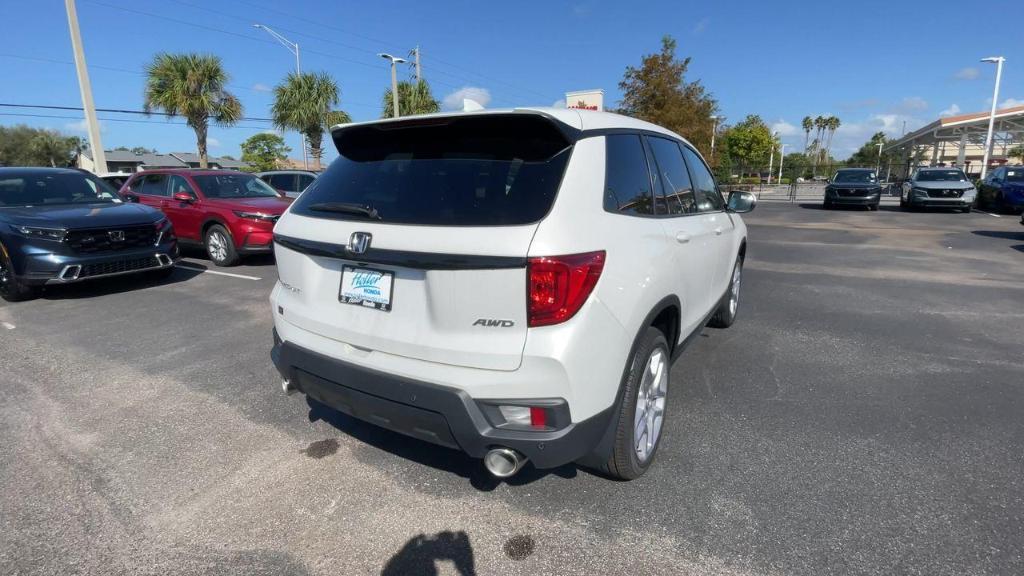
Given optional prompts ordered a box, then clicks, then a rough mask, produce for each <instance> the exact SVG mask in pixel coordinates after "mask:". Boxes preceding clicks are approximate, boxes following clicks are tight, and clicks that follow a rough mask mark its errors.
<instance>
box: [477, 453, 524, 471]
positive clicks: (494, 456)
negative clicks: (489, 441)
mask: <svg viewBox="0 0 1024 576" xmlns="http://www.w3.org/2000/svg"><path fill="white" fill-rule="evenodd" d="M524 464H526V456H523V455H522V454H520V453H519V452H516V451H515V450H512V449H511V448H492V449H491V450H489V451H488V452H487V454H485V455H484V467H485V468H487V471H488V472H490V473H491V475H492V476H494V477H495V478H510V477H512V476H515V474H516V473H517V472H519V471H520V470H522V469H523V465H524Z"/></svg>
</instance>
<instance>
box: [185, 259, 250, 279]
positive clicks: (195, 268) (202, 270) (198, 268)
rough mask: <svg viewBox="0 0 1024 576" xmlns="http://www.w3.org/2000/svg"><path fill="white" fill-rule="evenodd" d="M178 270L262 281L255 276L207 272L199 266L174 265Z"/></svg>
mask: <svg viewBox="0 0 1024 576" xmlns="http://www.w3.org/2000/svg"><path fill="white" fill-rule="evenodd" d="M175 266H177V267H179V268H187V269H189V270H195V271H197V272H205V273H207V274H216V275H218V276H230V277H232V278H241V279H242V280H254V281H255V280H262V278H259V277H257V276H246V275H245V274H232V273H231V272H218V271H216V270H207V269H206V268H200V267H199V266H187V265H185V264H181V263H178V264H175Z"/></svg>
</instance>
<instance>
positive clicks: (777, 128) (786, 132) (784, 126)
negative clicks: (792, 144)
mask: <svg viewBox="0 0 1024 576" xmlns="http://www.w3.org/2000/svg"><path fill="white" fill-rule="evenodd" d="M772 132H778V133H779V136H793V135H795V134H798V133H801V132H802V130H800V129H799V128H797V127H796V126H794V125H792V124H790V123H789V122H786V121H785V120H783V119H782V118H779V121H778V122H776V123H774V124H772Z"/></svg>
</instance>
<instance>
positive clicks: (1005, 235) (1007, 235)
mask: <svg viewBox="0 0 1024 576" xmlns="http://www.w3.org/2000/svg"><path fill="white" fill-rule="evenodd" d="M971 234H977V235H978V236H986V237H988V238H1001V239H1003V240H1024V229H1022V231H1021V232H1010V231H1008V230H972V231H971Z"/></svg>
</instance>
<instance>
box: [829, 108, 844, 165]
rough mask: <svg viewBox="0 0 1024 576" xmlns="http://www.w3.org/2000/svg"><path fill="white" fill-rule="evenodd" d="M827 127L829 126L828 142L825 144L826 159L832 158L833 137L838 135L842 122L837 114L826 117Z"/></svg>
mask: <svg viewBox="0 0 1024 576" xmlns="http://www.w3.org/2000/svg"><path fill="white" fill-rule="evenodd" d="M825 124H826V128H828V143H827V144H826V145H825V159H826V160H830V159H831V158H832V138H833V137H835V135H836V130H838V129H839V126H840V125H841V124H842V122H840V121H839V118H838V117H836V116H829V117H828V118H826V119H825Z"/></svg>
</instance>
